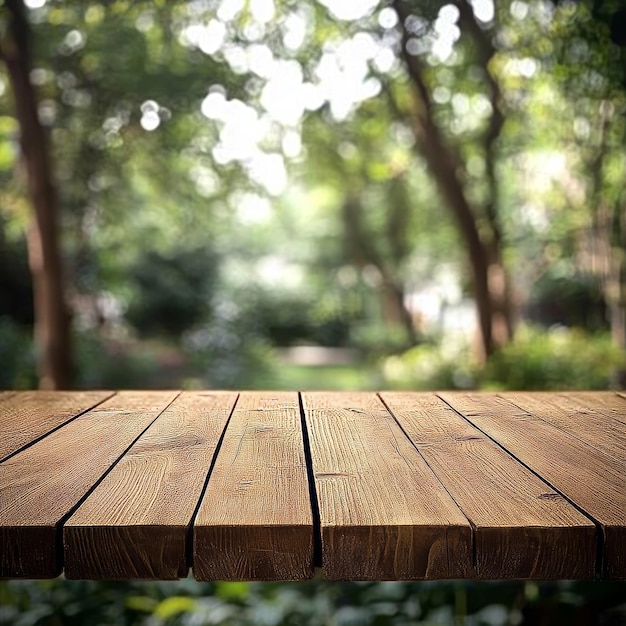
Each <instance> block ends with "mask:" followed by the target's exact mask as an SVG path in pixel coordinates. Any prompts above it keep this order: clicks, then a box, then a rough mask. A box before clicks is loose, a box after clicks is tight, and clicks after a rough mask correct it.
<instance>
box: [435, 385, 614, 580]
mask: <svg viewBox="0 0 626 626" xmlns="http://www.w3.org/2000/svg"><path fill="white" fill-rule="evenodd" d="M435 395H436V396H437V397H438V398H439V399H440V400H441V401H442V402H445V403H446V404H447V405H448V406H449V407H450V408H451V409H452V410H453V411H454V412H455V413H457V414H458V415H460V416H461V417H462V418H463V419H464V420H465V421H466V422H468V423H469V424H471V425H472V426H473V427H474V428H477V429H478V430H479V431H480V432H481V433H483V434H484V435H485V436H486V437H488V438H489V439H491V441H493V442H494V443H495V444H496V445H497V446H499V447H500V448H502V450H504V451H505V452H506V453H507V454H508V455H509V456H510V457H512V458H513V459H515V460H516V461H517V462H518V463H520V464H521V465H523V466H524V467H525V468H526V469H528V470H529V471H530V472H532V473H533V474H534V475H535V476H536V477H537V478H539V480H541V481H542V482H543V483H545V484H546V485H548V487H550V489H553V490H554V491H556V492H557V493H558V494H559V495H560V496H561V497H562V498H563V499H564V500H566V501H567V502H568V503H569V504H570V505H571V506H573V507H574V508H575V509H576V510H577V511H578V512H579V513H581V514H582V515H584V516H585V517H586V518H587V519H588V520H590V521H591V522H593V524H594V526H595V527H596V563H595V577H596V578H598V579H602V578H603V577H604V576H603V573H604V559H603V557H604V529H603V527H602V524H601V523H600V522H599V521H598V520H596V519H595V518H594V517H593V516H592V515H591V514H589V513H588V512H587V511H585V510H584V509H583V508H582V507H580V506H579V505H578V504H576V503H575V502H574V501H573V500H572V499H571V498H568V497H567V496H566V495H565V494H564V493H563V492H562V491H561V490H560V489H557V488H556V487H555V486H554V485H553V484H552V483H551V482H550V481H548V480H547V479H545V478H544V477H543V476H542V475H541V474H539V472H537V471H536V470H534V469H533V468H532V467H530V465H528V464H526V463H524V461H522V460H521V459H519V458H518V457H516V456H515V455H514V454H513V453H512V452H511V451H510V450H508V449H507V448H506V447H505V446H504V445H502V444H501V443H500V442H499V441H498V440H497V439H494V438H493V437H492V436H491V435H490V434H489V433H488V432H487V431H485V430H483V429H482V428H480V426H478V425H477V424H474V422H472V420H471V419H470V418H469V417H466V416H465V415H463V413H461V411H459V410H458V409H456V408H455V407H453V406H452V405H451V404H450V403H449V402H448V401H447V400H446V399H445V398H442V397H441V396H440V395H439V394H435ZM507 402H510V401H509V400H507ZM510 404H513V406H515V407H517V408H518V409H520V411H524V412H525V413H528V411H526V410H525V409H522V408H521V407H518V406H517V405H516V404H514V403H512V402H510ZM566 434H568V433H566Z"/></svg>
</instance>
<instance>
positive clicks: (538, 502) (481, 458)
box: [381, 393, 596, 579]
mask: <svg viewBox="0 0 626 626" xmlns="http://www.w3.org/2000/svg"><path fill="white" fill-rule="evenodd" d="M381 397H382V399H383V401H384V402H385V404H386V405H387V406H388V407H389V409H390V411H391V412H392V413H393V415H394V416H395V417H396V419H397V420H398V421H399V423H400V425H401V426H402V427H403V428H404V430H405V431H406V433H407V435H408V436H409V437H410V439H411V441H412V442H413V444H414V445H415V447H416V448H417V450H419V452H420V454H421V455H422V456H423V457H424V459H425V460H426V461H427V463H428V464H429V465H430V467H431V468H432V469H433V471H434V472H435V474H436V475H437V477H438V478H439V480H440V481H441V482H442V483H443V485H444V486H445V488H446V489H447V490H448V492H449V493H450V495H451V496H452V497H453V498H454V501H455V502H456V503H457V504H458V506H459V507H460V508H461V510H462V511H463V513H464V514H465V515H466V516H467V518H468V519H469V521H470V522H471V524H472V527H473V529H474V541H475V559H476V562H475V566H476V575H477V576H478V577H480V578H489V579H494V578H560V579H563V578H592V577H593V574H594V568H595V562H596V558H595V557H596V532H595V526H594V524H593V523H592V522H591V521H590V520H589V519H588V518H586V517H585V516H584V515H582V514H581V513H579V512H578V511H577V510H576V509H575V508H574V507H573V506H571V505H570V504H569V503H568V502H567V501H566V500H565V499H564V498H563V497H562V496H561V495H559V494H558V493H557V492H555V491H554V490H553V489H552V488H551V487H550V486H549V485H548V484H546V483H545V482H544V481H542V480H541V479H540V478H538V477H537V476H536V475H535V474H533V473H532V472H531V471H530V470H528V469H527V468H525V467H524V466H523V465H521V464H520V463H518V462H517V461H516V460H515V459H514V458H513V457H511V456H510V455H509V454H507V453H506V452H505V451H504V450H503V449H502V448H500V447H499V446H498V445H497V444H495V443H494V442H493V441H491V440H490V439H489V438H488V437H487V436H486V435H485V434H484V433H482V432H481V431H480V430H478V429H477V428H475V427H473V426H472V425H471V424H470V423H469V422H468V421H467V420H465V419H463V418H462V417H461V416H460V415H459V414H458V413H456V412H455V411H453V410H452V409H451V408H450V407H449V406H448V405H447V404H445V403H444V402H443V401H442V400H441V399H440V398H438V397H437V396H435V395H434V394H407V393H405V394H399V393H384V394H381Z"/></svg>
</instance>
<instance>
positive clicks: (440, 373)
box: [383, 326, 626, 390]
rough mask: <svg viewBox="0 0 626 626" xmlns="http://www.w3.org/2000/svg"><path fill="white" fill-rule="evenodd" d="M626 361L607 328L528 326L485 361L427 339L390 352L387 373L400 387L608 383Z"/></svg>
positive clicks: (566, 386)
mask: <svg viewBox="0 0 626 626" xmlns="http://www.w3.org/2000/svg"><path fill="white" fill-rule="evenodd" d="M624 367H626V355H625V354H624V353H623V352H622V351H621V350H619V349H618V348H616V347H615V346H614V345H613V344H612V342H611V339H610V337H609V336H608V335H607V334H605V333H604V334H603V333H599V334H589V333H588V332H585V331H584V330H581V329H578V328H566V327H555V328H552V329H548V330H542V329H539V328H534V327H532V326H524V327H522V328H520V329H519V330H518V332H517V335H516V339H515V341H513V342H512V343H510V344H508V345H506V346H504V347H503V348H501V349H500V350H499V351H498V352H496V353H495V354H494V355H492V357H491V358H490V359H489V360H488V362H487V363H486V364H485V365H484V366H483V367H480V366H479V365H478V364H477V363H476V362H475V361H474V360H472V357H471V354H470V351H469V348H468V347H465V348H459V347H458V346H455V345H454V344H448V346H446V343H445V342H443V343H442V344H430V343H426V344H422V345H419V346H416V347H415V348H411V349H410V350H408V351H407V352H404V353H403V354H400V355H396V356H391V357H387V358H386V359H385V360H384V361H383V374H384V377H385V383H386V385H387V386H388V387H390V388H396V389H423V390H433V389H469V388H477V387H480V388H495V389H510V390H523V389H528V390H549V389H608V388H610V387H611V386H612V384H614V377H615V376H616V374H617V373H618V372H619V371H620V370H622V369H623V368H624Z"/></svg>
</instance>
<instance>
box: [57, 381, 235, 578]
mask: <svg viewBox="0 0 626 626" xmlns="http://www.w3.org/2000/svg"><path fill="white" fill-rule="evenodd" d="M236 399H237V394H236V393H235V392H185V393H183V394H181V395H180V396H179V397H178V398H176V400H175V401H174V402H173V403H172V404H170V406H169V407H168V408H167V409H166V410H165V411H164V412H163V413H162V414H161V415H160V416H159V418H158V419H157V420H156V421H155V422H154V423H153V424H152V425H151V426H150V427H149V428H148V430H146V431H145V432H144V433H143V435H142V436H141V437H140V438H139V439H138V440H137V441H136V442H135V443H134V444H133V446H132V447H131V448H130V449H129V450H128V452H127V453H126V454H125V455H124V456H123V457H122V458H121V459H120V461H119V462H118V463H117V465H116V466H115V467H114V468H113V470H112V471H111V472H110V473H109V474H108V475H107V476H106V477H105V478H104V480H103V481H102V482H101V483H100V484H99V485H98V486H97V487H96V489H95V490H94V491H93V492H92V493H91V494H90V495H89V497H88V498H87V499H86V500H85V502H84V503H83V504H82V505H81V506H80V507H79V508H78V510H77V511H76V512H75V513H74V515H72V517H70V518H69V520H68V521H67V522H66V523H65V524H64V527H63V542H64V557H65V575H66V577H67V578H74V579H77V578H80V579H100V580H102V579H105V580H126V579H137V578H140V579H141V578H144V579H149V578H157V579H161V580H165V579H175V578H181V577H184V576H186V575H187V572H188V565H187V561H186V554H187V535H188V534H189V533H188V530H189V527H190V524H191V519H192V516H193V513H194V511H195V508H196V505H197V503H198V501H199V499H200V495H201V493H202V489H203V487H204V483H205V480H206V477H207V474H208V471H209V467H210V465H211V461H212V460H213V454H214V452H215V448H216V447H217V444H218V441H219V439H220V437H221V435H222V432H223V430H224V427H225V426H226V423H227V421H228V417H229V416H230V413H231V411H232V408H233V406H234V405H235V401H236Z"/></svg>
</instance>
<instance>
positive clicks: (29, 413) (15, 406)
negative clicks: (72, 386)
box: [0, 391, 113, 460]
mask: <svg viewBox="0 0 626 626" xmlns="http://www.w3.org/2000/svg"><path fill="white" fill-rule="evenodd" d="M4 393H6V394H7V395H6V399H5V398H4V397H0V400H5V401H4V402H2V403H1V404H0V425H1V427H2V438H0V460H2V459H4V458H6V457H7V456H8V455H10V454H13V453H14V452H16V451H17V450H20V449H21V448H23V447H24V446H26V445H28V444H29V443H31V442H33V441H35V440H36V439H39V438H40V437H42V436H44V435H46V434H47V433H49V432H50V431H52V430H54V429H55V428H57V427H59V426H60V425H61V424H64V423H65V422H67V421H68V420H71V419H72V418H73V417H76V416H77V415H79V414H80V413H83V412H84V411H87V410H88V409H91V408H92V407H94V406H96V405H97V404H99V403H100V402H102V401H104V400H106V399H107V398H108V397H110V396H112V395H113V392H111V391H17V392H4Z"/></svg>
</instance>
